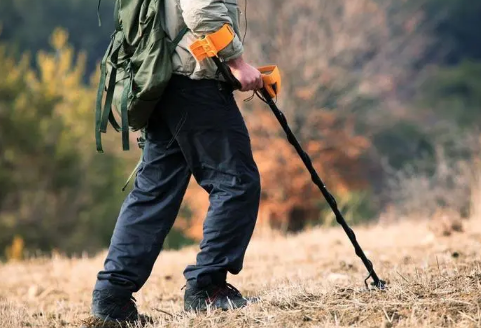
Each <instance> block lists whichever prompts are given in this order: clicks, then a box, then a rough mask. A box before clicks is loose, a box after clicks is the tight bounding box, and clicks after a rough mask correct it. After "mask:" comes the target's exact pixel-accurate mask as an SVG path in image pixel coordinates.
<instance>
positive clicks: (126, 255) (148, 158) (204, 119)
mask: <svg viewBox="0 0 481 328" xmlns="http://www.w3.org/2000/svg"><path fill="white" fill-rule="evenodd" d="M191 174H193V175H194V177H195V179H196V181H197V183H199V185H200V186H202V187H203V188H204V189H205V190H206V191H207V192H208V193H209V200H210V207H209V210H208V213H207V217H206V218H205V221H204V226H203V232H204V236H203V240H202V242H201V244H200V249H201V250H200V252H199V254H198V255H197V263H196V264H195V265H189V266H188V267H187V268H186V269H185V271H184V276H185V278H186V279H187V281H188V283H189V284H190V285H197V286H198V287H202V286H205V285H209V284H211V283H221V282H224V281H225V280H226V275H227V272H230V273H232V274H237V273H239V272H240V271H241V269H242V265H243V259H244V254H245V251H246V248H247V245H248V243H249V241H250V238H251V236H252V233H253V230H254V226H255V223H256V217H257V211H258V207H259V198H260V179H259V173H258V170H257V166H256V164H255V162H254V160H253V157H252V151H251V145H250V139H249V135H248V132H247V129H246V126H245V123H244V120H243V118H242V115H241V113H240V111H239V109H238V107H237V105H236V103H235V100H234V97H233V94H232V89H230V90H229V88H228V87H227V86H226V85H223V86H222V87H221V85H220V84H219V82H216V81H213V80H200V81H194V80H190V79H189V78H186V77H182V76H177V75H175V76H174V77H173V78H172V80H171V82H170V84H169V86H168V88H167V90H166V91H165V93H164V96H163V98H162V100H161V101H160V103H159V106H158V108H157V109H156V111H155V113H154V114H153V115H152V117H151V119H150V122H149V125H148V127H147V129H146V143H145V149H144V155H143V160H142V163H141V165H140V168H139V171H138V173H137V178H136V180H135V183H134V188H133V190H132V191H131V192H130V194H129V195H128V196H127V198H126V199H125V202H124V203H123V205H122V208H121V211H120V215H119V217H118V220H117V223H116V226H115V230H114V233H113V236H112V239H111V245H110V248H109V252H108V256H107V259H106V260H105V267H104V270H103V271H101V272H99V274H98V276H97V283H96V286H95V289H96V290H109V291H111V292H113V293H115V292H119V293H122V294H124V293H125V295H127V294H130V293H132V292H137V291H138V290H139V289H140V288H141V287H142V286H143V285H144V283H145V282H146V280H147V278H148V277H149V275H150V273H151V270H152V267H153V265H154V262H155V260H156V259H157V257H158V255H159V252H160V251H161V248H162V244H163V242H164V239H165V237H166V236H167V234H168V233H169V231H170V229H171V227H172V225H173V223H174V220H175V218H176V216H177V214H178V212H179V207H180V204H181V202H182V198H183V196H184V193H185V190H186V187H187V184H188V182H189V179H190V177H191Z"/></svg>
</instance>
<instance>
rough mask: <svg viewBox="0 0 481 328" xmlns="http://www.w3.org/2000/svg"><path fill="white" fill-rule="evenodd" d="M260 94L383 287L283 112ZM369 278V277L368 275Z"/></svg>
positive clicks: (353, 243)
mask: <svg viewBox="0 0 481 328" xmlns="http://www.w3.org/2000/svg"><path fill="white" fill-rule="evenodd" d="M261 94H262V96H263V97H264V99H265V100H266V102H267V104H268V105H269V107H270V108H271V110H272V112H273V113H274V115H275V116H276V118H277V120H278V121H279V123H280V124H281V126H282V129H284V132H285V133H286V135H287V140H288V141H289V142H290V143H291V144H292V145H293V146H294V148H295V149H296V151H297V153H298V154H299V156H300V157H301V159H302V161H303V162H304V165H305V166H306V168H307V170H308V171H309V173H310V174H311V179H312V182H314V183H315V184H316V185H317V187H318V188H319V190H320V191H321V193H322V195H323V196H324V198H325V199H326V201H327V203H328V204H329V206H330V207H331V209H332V211H333V212H334V214H335V216H336V221H337V223H339V224H340V225H341V226H342V228H343V229H344V231H345V232H346V234H347V236H348V237H349V239H350V240H351V243H352V245H353V246H354V249H355V251H356V255H357V256H359V257H360V258H361V260H362V263H364V266H365V267H366V269H367V271H368V272H369V276H370V277H371V278H372V280H373V282H374V285H375V286H376V287H379V288H384V282H383V281H381V280H380V279H379V277H378V275H377V274H376V272H375V271H374V267H373V265H372V262H371V261H369V259H368V258H367V257H366V254H364V251H363V250H362V248H361V246H360V245H359V243H358V242H357V239H356V235H355V234H354V231H353V230H352V229H351V228H350V227H349V225H348V224H347V222H346V220H345V219H344V217H343V216H342V214H341V212H340V211H339V208H338V206H337V202H336V200H335V199H334V197H333V196H332V195H331V193H330V192H329V191H328V190H327V188H326V186H325V185H324V182H322V180H321V178H320V177H319V175H318V174H317V172H316V169H315V168H314V166H313V165H312V161H311V159H310V157H309V155H307V153H306V152H305V151H304V150H303V149H302V147H301V145H300V144H299V141H298V140H297V138H296V136H295V135H294V133H292V131H291V129H290V127H289V124H288V123H287V120H286V117H285V116H284V114H283V113H282V112H281V111H280V110H279V108H277V105H276V104H275V103H274V101H273V100H272V98H271V97H270V96H269V93H268V92H267V90H265V89H264V88H263V89H262V90H261ZM368 278H369V277H368Z"/></svg>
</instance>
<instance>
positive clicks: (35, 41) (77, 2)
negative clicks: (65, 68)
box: [0, 0, 114, 72]
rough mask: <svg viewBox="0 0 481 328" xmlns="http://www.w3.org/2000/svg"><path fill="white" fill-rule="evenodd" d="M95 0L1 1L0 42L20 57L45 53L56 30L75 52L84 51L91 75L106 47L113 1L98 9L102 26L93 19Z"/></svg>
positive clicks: (95, 9)
mask: <svg viewBox="0 0 481 328" xmlns="http://www.w3.org/2000/svg"><path fill="white" fill-rule="evenodd" d="M97 3H98V0H42V1H30V0H2V1H0V25H1V26H2V33H0V39H3V40H5V41H8V43H9V44H10V47H11V48H13V47H15V48H16V49H17V54H18V55H20V54H22V53H23V52H24V51H29V52H31V53H32V54H35V53H36V52H37V51H39V50H48V49H49V47H50V45H49V43H48V38H49V36H50V34H51V33H52V31H53V30H54V29H55V28H56V27H62V28H64V29H66V30H67V31H69V33H70V35H71V37H70V42H71V44H72V45H73V47H74V48H75V49H77V51H79V50H86V51H88V53H89V59H88V61H87V62H86V64H87V66H86V67H87V71H88V72H92V70H93V69H94V66H95V64H96V63H97V62H98V61H99V60H100V58H101V57H102V55H103V52H104V51H105V48H106V47H107V44H108V41H109V37H110V34H111V33H112V31H113V29H114V25H113V1H110V0H109V1H104V2H103V3H102V6H101V7H100V14H101V18H102V26H101V27H99V24H98V20H97Z"/></svg>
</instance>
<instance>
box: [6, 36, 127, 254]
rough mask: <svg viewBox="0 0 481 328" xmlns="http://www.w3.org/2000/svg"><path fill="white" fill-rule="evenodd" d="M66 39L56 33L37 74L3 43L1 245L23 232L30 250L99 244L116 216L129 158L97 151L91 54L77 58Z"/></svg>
mask: <svg viewBox="0 0 481 328" xmlns="http://www.w3.org/2000/svg"><path fill="white" fill-rule="evenodd" d="M66 42H67V35H66V33H65V32H64V31H62V30H57V31H56V32H55V33H54V34H53V37H52V40H51V44H52V47H53V49H54V52H53V53H46V52H39V53H38V55H37V57H36V63H37V65H38V67H39V72H38V73H37V72H35V71H33V70H32V69H31V68H30V67H29V64H28V63H29V58H28V57H23V59H22V60H21V61H20V62H19V63H17V62H16V60H15V59H13V58H12V57H10V56H9V55H8V54H7V51H6V48H5V46H1V48H0V71H1V72H2V76H3V77H4V78H3V79H0V149H1V150H2V156H1V158H0V183H1V185H2V189H1V191H0V227H1V229H0V247H2V248H4V247H5V246H6V245H8V244H10V243H11V242H12V240H10V239H11V238H12V236H15V235H18V236H20V237H21V238H23V240H24V241H25V247H26V249H27V250H37V249H40V250H51V249H52V248H58V249H60V250H62V251H66V252H74V251H81V250H87V251H89V250H96V249H98V248H99V247H104V246H105V245H107V244H108V241H109V238H110V234H111V229H112V227H113V224H114V222H115V218H116V213H117V211H118V208H119V205H120V201H121V197H122V195H121V194H120V192H118V191H119V190H120V188H121V184H122V179H121V175H120V174H121V173H123V171H124V164H123V162H121V161H118V160H116V157H115V155H109V154H104V155H103V157H102V159H101V160H100V159H99V157H95V153H94V151H92V149H93V140H92V135H93V133H92V122H93V111H92V104H93V103H94V97H95V92H94V89H93V88H90V87H88V86H86V85H84V84H83V83H82V78H83V76H84V68H85V55H83V54H80V55H79V56H77V58H76V59H75V56H74V51H73V49H72V48H71V47H70V46H69V45H67V43H66Z"/></svg>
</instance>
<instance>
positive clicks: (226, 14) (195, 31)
mask: <svg viewBox="0 0 481 328" xmlns="http://www.w3.org/2000/svg"><path fill="white" fill-rule="evenodd" d="M164 5H165V14H166V17H165V19H164V22H165V25H166V26H164V28H165V31H166V33H167V35H168V36H169V38H170V39H171V40H173V39H174V38H175V37H176V36H177V34H178V33H179V32H180V30H181V29H182V28H183V27H184V26H185V25H187V27H188V28H189V32H187V34H186V35H185V36H184V37H183V38H182V40H181V41H180V42H179V45H178V46H177V48H176V51H175V53H174V56H173V64H174V73H176V74H182V75H187V76H189V77H190V78H192V79H205V78H215V72H216V67H215V65H214V64H213V62H212V60H209V59H206V60H204V61H203V62H201V63H198V62H197V61H196V60H195V59H194V57H193V56H192V55H191V53H190V51H189V46H190V45H191V44H192V43H193V42H194V41H195V40H196V39H197V38H198V37H200V36H202V35H205V34H209V33H213V32H215V31H217V30H219V29H220V28H221V27H222V26H224V24H226V23H227V24H230V25H231V26H232V27H233V28H234V31H235V32H236V36H235V38H234V40H233V41H232V42H231V43H230V44H229V46H227V47H226V48H225V49H224V50H222V51H221V52H219V56H220V57H222V58H223V59H224V60H230V59H234V58H237V57H239V56H240V55H241V54H242V53H243V50H244V49H243V46H242V42H241V41H240V38H239V35H240V33H239V16H240V10H239V8H238V4H237V0H164Z"/></svg>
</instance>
